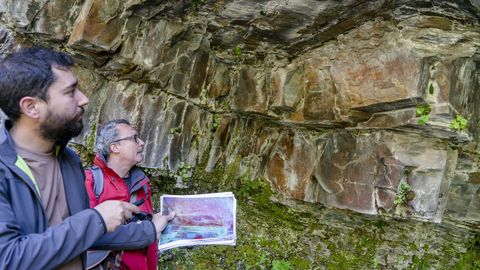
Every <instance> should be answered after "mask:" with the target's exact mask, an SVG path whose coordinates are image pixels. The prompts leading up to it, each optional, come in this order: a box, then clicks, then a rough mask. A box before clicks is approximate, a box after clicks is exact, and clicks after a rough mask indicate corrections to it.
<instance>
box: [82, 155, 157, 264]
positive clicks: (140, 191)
mask: <svg viewBox="0 0 480 270" xmlns="http://www.w3.org/2000/svg"><path fill="white" fill-rule="evenodd" d="M93 164H94V165H95V166H97V167H99V168H100V169H101V170H102V172H103V179H104V181H105V182H104V185H103V192H102V193H101V194H100V197H99V198H98V201H97V199H96V198H95V193H94V191H93V176H92V172H91V171H90V170H86V171H85V174H86V180H85V186H86V188H87V192H88V196H89V198H90V207H95V206H96V205H97V204H99V203H101V202H104V201H107V200H121V201H126V202H133V201H137V200H139V199H144V200H145V202H144V203H143V204H142V205H140V206H139V207H140V210H141V211H143V212H146V213H150V214H153V207H152V200H151V197H152V191H151V189H150V186H149V184H148V178H147V176H146V175H145V174H144V173H143V172H142V171H141V170H140V169H139V168H137V167H134V168H132V170H131V171H130V176H131V185H130V186H131V190H129V188H128V186H127V184H125V182H124V181H123V179H122V178H121V177H120V176H118V175H117V174H116V173H115V172H114V171H113V170H112V169H110V168H109V167H108V166H107V164H106V162H105V159H104V158H103V157H102V156H101V155H96V156H95V159H94V161H93ZM145 191H147V192H145ZM157 259H158V241H155V242H154V243H152V244H151V245H150V246H148V248H146V249H141V250H128V251H125V252H124V253H123V256H122V263H121V266H120V269H122V270H127V269H131V270H147V269H148V270H156V269H157Z"/></svg>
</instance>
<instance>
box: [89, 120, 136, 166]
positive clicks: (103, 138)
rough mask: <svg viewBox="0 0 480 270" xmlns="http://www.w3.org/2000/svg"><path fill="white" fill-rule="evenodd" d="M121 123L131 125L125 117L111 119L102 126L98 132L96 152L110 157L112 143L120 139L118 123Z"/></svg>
mask: <svg viewBox="0 0 480 270" xmlns="http://www.w3.org/2000/svg"><path fill="white" fill-rule="evenodd" d="M119 124H126V125H129V126H131V125H130V122H128V121H127V120H125V119H114V120H110V121H108V122H107V123H105V124H104V125H103V126H102V128H101V129H100V131H99V132H98V133H97V138H96V140H95V152H96V153H97V154H101V155H103V156H104V157H105V158H108V155H109V154H110V144H111V143H112V142H114V141H115V140H116V139H118V129H117V125H119Z"/></svg>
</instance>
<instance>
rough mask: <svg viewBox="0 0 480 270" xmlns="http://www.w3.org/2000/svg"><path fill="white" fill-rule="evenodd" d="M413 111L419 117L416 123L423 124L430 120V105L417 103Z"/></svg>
mask: <svg viewBox="0 0 480 270" xmlns="http://www.w3.org/2000/svg"><path fill="white" fill-rule="evenodd" d="M415 111H416V113H417V117H420V119H418V124H420V125H425V124H426V123H427V122H428V121H429V120H430V112H431V111H432V107H431V106H430V105H428V104H419V105H417V107H416V110H415Z"/></svg>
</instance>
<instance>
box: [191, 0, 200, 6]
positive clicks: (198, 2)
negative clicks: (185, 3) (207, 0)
mask: <svg viewBox="0 0 480 270" xmlns="http://www.w3.org/2000/svg"><path fill="white" fill-rule="evenodd" d="M192 4H193V5H194V6H199V5H201V4H203V0H192Z"/></svg>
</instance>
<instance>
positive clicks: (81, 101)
mask: <svg viewBox="0 0 480 270" xmlns="http://www.w3.org/2000/svg"><path fill="white" fill-rule="evenodd" d="M77 92H78V95H79V96H78V106H80V107H83V106H85V105H87V104H88V103H89V102H90V100H89V99H88V97H87V96H86V95H85V94H84V93H83V92H82V91H80V90H78V91H77Z"/></svg>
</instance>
